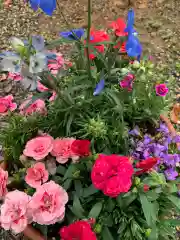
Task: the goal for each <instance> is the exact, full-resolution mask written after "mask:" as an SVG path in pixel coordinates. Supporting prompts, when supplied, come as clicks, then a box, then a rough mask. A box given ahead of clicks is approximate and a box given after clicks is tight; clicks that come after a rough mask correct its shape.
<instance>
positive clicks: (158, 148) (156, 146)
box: [153, 143, 166, 157]
mask: <svg viewBox="0 0 180 240" xmlns="http://www.w3.org/2000/svg"><path fill="white" fill-rule="evenodd" d="M153 147H154V156H155V157H159V156H160V153H161V152H163V151H165V150H166V147H165V146H163V145H161V144H159V143H157V144H156V143H154V146H153Z"/></svg>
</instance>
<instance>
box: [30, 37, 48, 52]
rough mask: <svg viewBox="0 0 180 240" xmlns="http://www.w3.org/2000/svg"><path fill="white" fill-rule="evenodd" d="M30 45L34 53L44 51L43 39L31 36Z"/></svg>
mask: <svg viewBox="0 0 180 240" xmlns="http://www.w3.org/2000/svg"><path fill="white" fill-rule="evenodd" d="M32 45H33V47H34V49H35V50H36V51H42V50H43V49H44V45H45V44H44V38H43V37H42V36H32Z"/></svg>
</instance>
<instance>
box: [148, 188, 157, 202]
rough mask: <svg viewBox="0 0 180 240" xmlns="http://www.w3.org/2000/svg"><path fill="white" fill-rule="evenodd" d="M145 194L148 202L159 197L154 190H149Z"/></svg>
mask: <svg viewBox="0 0 180 240" xmlns="http://www.w3.org/2000/svg"><path fill="white" fill-rule="evenodd" d="M145 194H146V197H147V199H148V201H150V202H151V201H155V200H157V199H158V197H159V194H158V193H156V190H150V191H148V192H146V193H145Z"/></svg>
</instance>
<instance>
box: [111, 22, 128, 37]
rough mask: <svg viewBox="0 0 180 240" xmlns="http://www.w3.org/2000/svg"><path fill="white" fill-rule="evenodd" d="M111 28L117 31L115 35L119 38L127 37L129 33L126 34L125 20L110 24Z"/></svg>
mask: <svg viewBox="0 0 180 240" xmlns="http://www.w3.org/2000/svg"><path fill="white" fill-rule="evenodd" d="M110 27H112V29H113V30H114V31H115V35H116V36H118V37H122V36H127V35H128V33H127V32H125V28H126V23H125V22H124V20H123V19H121V18H118V19H117V20H116V21H114V22H112V23H111V24H110Z"/></svg>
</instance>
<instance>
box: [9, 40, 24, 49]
mask: <svg viewBox="0 0 180 240" xmlns="http://www.w3.org/2000/svg"><path fill="white" fill-rule="evenodd" d="M10 43H11V45H12V47H13V48H14V49H15V50H17V51H19V50H20V49H21V48H22V47H24V43H23V41H22V40H21V39H19V38H17V37H11V38H10Z"/></svg>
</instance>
